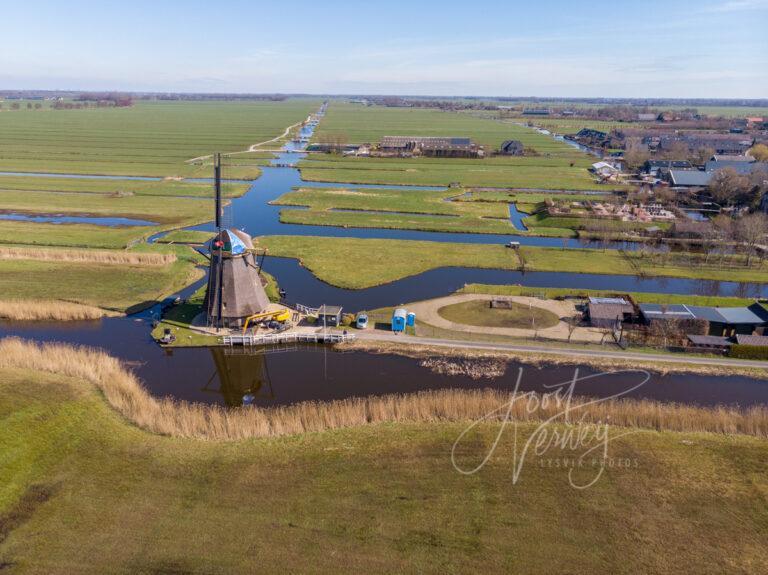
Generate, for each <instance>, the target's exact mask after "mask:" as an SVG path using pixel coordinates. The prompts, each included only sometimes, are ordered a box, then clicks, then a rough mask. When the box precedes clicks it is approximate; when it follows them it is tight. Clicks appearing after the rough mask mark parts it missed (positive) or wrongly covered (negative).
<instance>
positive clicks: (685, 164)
mask: <svg viewBox="0 0 768 575" xmlns="http://www.w3.org/2000/svg"><path fill="white" fill-rule="evenodd" d="M692 168H693V166H692V165H691V163H690V162H689V161H688V160H647V161H646V162H645V164H643V168H642V171H643V172H645V173H646V174H649V175H651V176H654V177H657V178H658V177H661V176H663V175H666V174H667V173H668V172H669V170H673V169H674V170H690V169H692Z"/></svg>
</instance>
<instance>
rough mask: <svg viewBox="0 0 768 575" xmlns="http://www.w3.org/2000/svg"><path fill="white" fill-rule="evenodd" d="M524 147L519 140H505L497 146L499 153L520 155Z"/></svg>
mask: <svg viewBox="0 0 768 575" xmlns="http://www.w3.org/2000/svg"><path fill="white" fill-rule="evenodd" d="M524 150H525V147H524V146H523V143H522V142H521V141H520V140H506V141H504V142H503V143H502V144H501V148H499V154H501V155H504V156H522V155H523V152H524Z"/></svg>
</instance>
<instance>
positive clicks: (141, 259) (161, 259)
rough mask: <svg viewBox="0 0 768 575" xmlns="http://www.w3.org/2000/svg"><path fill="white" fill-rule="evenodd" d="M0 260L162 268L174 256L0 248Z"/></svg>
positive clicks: (174, 256) (100, 251)
mask: <svg viewBox="0 0 768 575" xmlns="http://www.w3.org/2000/svg"><path fill="white" fill-rule="evenodd" d="M0 260H36V261H44V262H78V263H98V264H120V265H145V266H164V265H167V264H171V263H173V262H175V261H176V254H172V253H165V254H158V253H138V252H125V251H114V250H77V249H55V248H25V247H0Z"/></svg>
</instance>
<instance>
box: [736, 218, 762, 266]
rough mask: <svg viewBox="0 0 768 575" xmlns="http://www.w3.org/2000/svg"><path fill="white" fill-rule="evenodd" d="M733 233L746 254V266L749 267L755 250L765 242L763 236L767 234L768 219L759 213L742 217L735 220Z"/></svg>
mask: <svg viewBox="0 0 768 575" xmlns="http://www.w3.org/2000/svg"><path fill="white" fill-rule="evenodd" d="M735 233H736V238H737V239H738V241H739V242H740V243H741V244H742V245H743V246H744V249H745V251H746V252H747V266H749V265H750V264H751V263H752V255H753V254H754V252H755V248H756V247H757V246H758V245H760V244H761V243H762V242H764V241H765V235H766V234H768V217H766V215H765V214H761V213H756V214H750V215H747V216H743V217H741V218H739V219H738V220H736V223H735Z"/></svg>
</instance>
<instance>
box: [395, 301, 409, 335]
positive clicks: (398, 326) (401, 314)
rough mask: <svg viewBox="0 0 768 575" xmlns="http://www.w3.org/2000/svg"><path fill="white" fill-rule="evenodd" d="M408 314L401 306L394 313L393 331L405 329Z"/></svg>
mask: <svg viewBox="0 0 768 575" xmlns="http://www.w3.org/2000/svg"><path fill="white" fill-rule="evenodd" d="M407 316H408V312H407V311H406V310H405V309H403V308H401V307H399V308H397V309H396V310H395V311H394V313H393V314H392V331H394V332H398V331H405V322H406V319H407Z"/></svg>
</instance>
